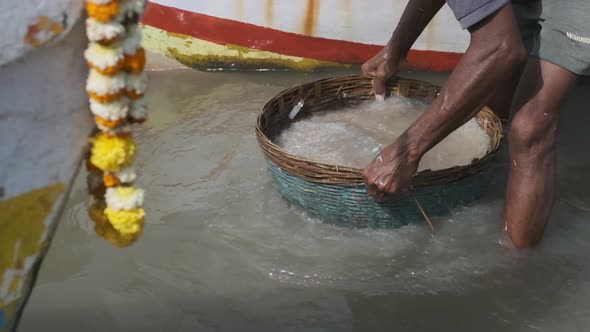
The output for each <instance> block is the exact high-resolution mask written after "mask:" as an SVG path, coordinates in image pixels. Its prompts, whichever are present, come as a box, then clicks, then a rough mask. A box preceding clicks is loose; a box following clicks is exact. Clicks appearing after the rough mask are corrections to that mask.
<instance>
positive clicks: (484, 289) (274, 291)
mask: <svg viewBox="0 0 590 332" xmlns="http://www.w3.org/2000/svg"><path fill="white" fill-rule="evenodd" d="M323 75H331V74H323ZM319 77H320V75H303V74H292V73H291V74H289V73H248V74H245V73H197V72H192V71H163V72H154V73H152V85H151V90H150V96H149V98H150V104H151V111H152V113H151V118H150V121H149V122H148V123H147V124H146V126H145V127H144V128H143V129H142V130H141V132H140V133H139V135H138V136H139V137H138V140H139V144H140V152H139V158H138V167H139V172H140V178H139V179H140V182H141V185H142V186H143V187H144V188H145V189H146V190H147V193H148V197H147V202H146V204H147V211H148V215H149V219H148V224H147V225H146V230H145V234H144V235H143V237H142V238H141V239H140V240H139V242H137V243H136V244H135V245H134V246H132V247H130V248H127V249H116V248H114V247H112V246H110V245H109V244H108V243H107V242H105V241H104V240H103V239H101V238H100V237H98V236H97V235H95V234H94V232H93V224H92V222H91V221H90V220H89V218H88V217H87V215H86V210H87V207H88V197H87V196H86V194H85V189H84V178H83V177H81V178H80V179H78V181H77V183H76V188H75V190H74V193H73V197H72V199H71V202H70V204H69V207H68V209H67V211H66V213H65V215H64V217H63V219H62V221H61V225H60V227H59V230H58V232H57V235H56V237H55V239H54V241H53V245H52V248H51V250H50V252H49V255H48V257H47V259H46V260H45V262H44V265H43V268H42V271H41V274H40V278H39V281H38V284H37V288H36V289H35V291H34V293H33V296H32V298H31V300H30V302H29V305H28V307H27V310H26V312H25V315H24V317H23V320H22V323H21V329H20V331H25V332H27V331H385V330H386V331H390V330H395V331H428V330H438V331H584V330H587V329H588V326H589V324H590V318H589V317H590V282H589V281H588V280H589V279H590V260H588V258H587V256H588V254H589V253H590V245H589V242H588V238H589V235H590V223H589V222H588V221H589V219H590V189H589V188H590V186H589V184H590V175H589V174H590V163H589V161H590V160H589V159H590V157H588V156H587V154H586V153H584V152H585V151H587V146H588V142H589V141H590V137H589V135H588V134H586V133H585V130H586V126H585V124H586V123H589V120H590V113H589V112H587V111H586V110H585V108H586V107H585V106H582V105H586V104H587V102H588V97H587V93H586V94H585V93H584V91H588V89H589V88H590V82H587V81H586V82H582V83H581V86H580V87H579V88H578V89H577V90H576V92H575V94H574V95H573V96H572V99H571V100H570V103H569V104H568V106H567V108H566V109H565V110H564V121H563V124H562V127H561V128H562V135H561V137H560V145H559V147H560V150H559V158H560V161H561V163H560V164H559V169H558V172H559V180H558V183H559V195H558V202H557V205H556V209H555V213H554V216H553V218H552V221H551V225H550V228H549V230H548V233H547V236H546V239H545V241H544V242H543V244H542V245H541V247H539V248H538V249H536V250H534V251H531V252H521V253H514V252H511V251H509V250H507V249H504V248H503V247H502V246H501V245H499V239H500V236H499V224H498V221H499V219H498V218H499V214H500V211H501V205H502V191H503V189H502V182H503V178H502V176H499V177H498V179H497V180H496V183H495V185H494V186H493V188H492V189H491V191H490V192H489V194H488V195H486V196H485V197H484V199H482V200H481V201H479V202H477V203H475V204H473V205H472V206H470V207H469V208H467V209H465V210H463V211H459V212H457V213H456V214H454V215H452V216H451V217H449V218H440V219H435V220H434V223H435V225H436V227H437V234H436V235H435V236H431V235H429V232H428V230H427V228H426V227H424V226H419V225H418V226H408V227H404V228H401V229H397V230H378V231H373V230H350V229H339V228H335V227H333V226H329V225H325V224H322V223H321V222H319V221H317V220H312V219H309V218H307V217H306V216H305V214H304V213H302V212H301V211H298V210H297V209H296V208H293V207H291V206H289V205H288V204H287V203H286V202H285V201H283V200H282V199H281V198H280V197H279V196H278V194H277V192H276V191H275V190H274V189H273V186H272V184H271V182H270V180H269V177H268V176H267V175H266V174H265V168H264V167H265V165H264V161H263V157H262V154H261V153H260V152H259V149H258V146H257V143H256V140H255V137H254V134H253V123H254V120H255V116H256V113H257V112H258V110H259V109H260V107H261V105H262V104H263V103H264V102H266V101H267V100H268V99H269V98H271V97H272V96H273V95H275V94H276V93H277V92H279V91H280V90H282V89H284V88H286V87H289V86H292V85H295V84H298V83H301V82H306V81H310V80H314V79H317V78H319ZM427 78H429V79H433V80H438V81H440V80H442V79H444V77H427ZM501 162H502V163H505V159H503V160H502V161H501Z"/></svg>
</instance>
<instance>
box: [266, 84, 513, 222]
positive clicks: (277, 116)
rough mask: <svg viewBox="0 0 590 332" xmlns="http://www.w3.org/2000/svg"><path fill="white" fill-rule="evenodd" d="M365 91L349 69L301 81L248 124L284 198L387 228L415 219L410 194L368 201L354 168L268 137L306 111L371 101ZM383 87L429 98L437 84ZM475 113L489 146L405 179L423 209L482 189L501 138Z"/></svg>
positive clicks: (452, 203)
mask: <svg viewBox="0 0 590 332" xmlns="http://www.w3.org/2000/svg"><path fill="white" fill-rule="evenodd" d="M371 90H372V78H371V77H369V76H362V75H353V76H344V77H336V78H328V79H323V80H319V81H315V82H312V83H308V84H304V85H301V86H298V87H294V88H291V89H287V90H285V91H283V92H281V93H280V94H278V95H277V96H276V97H275V98H273V99H271V100H270V101H269V102H268V103H267V104H266V105H265V106H264V108H263V110H262V112H261V113H260V114H259V116H258V119H257V123H256V136H257V139H258V142H259V145H260V147H261V149H262V151H263V152H264V154H265V157H266V159H267V161H268V169H269V174H270V175H271V177H272V178H273V180H274V183H275V186H276V187H277V189H278V190H279V192H280V193H281V194H282V195H283V196H284V197H285V198H287V200H289V201H290V202H292V203H294V204H297V205H299V206H301V207H303V208H304V209H305V210H307V211H308V212H309V213H310V214H311V215H313V216H315V217H320V218H322V219H323V220H324V221H327V222H332V223H337V224H353V225H355V226H376V227H390V226H399V225H403V224H406V223H408V222H412V221H415V220H422V217H421V214H420V211H419V210H418V208H417V207H416V205H415V203H414V201H413V199H412V198H410V197H406V198H399V199H396V200H389V201H387V202H385V203H377V202H375V201H374V200H373V199H372V198H371V197H369V196H368V195H367V194H366V191H365V188H364V186H363V178H362V174H361V170H360V169H358V168H354V167H346V166H342V165H329V164H325V163H321V162H317V161H314V160H309V159H306V158H301V157H299V156H296V155H292V154H290V153H289V152H287V151H286V150H284V149H283V148H281V147H280V146H278V145H276V144H274V143H273V140H274V139H275V138H276V137H277V135H279V134H280V133H281V132H282V131H283V130H284V129H286V128H287V127H288V126H289V125H290V123H291V122H292V121H297V120H299V119H301V118H303V117H305V116H306V115H309V114H310V113H312V112H316V111H326V110H337V109H339V108H342V107H345V106H349V105H351V104H354V103H358V102H362V101H365V100H370V99H374V96H373V94H372V92H371ZM388 91H389V93H390V94H391V95H396V96H403V97H409V98H413V99H420V100H425V101H432V100H434V98H435V97H436V96H437V95H438V93H439V92H440V87H438V86H435V85H433V84H430V83H427V82H422V81H417V80H410V79H403V78H394V79H393V80H391V81H390V83H389V85H388ZM301 99H303V100H304V101H305V104H304V107H303V108H302V110H301V111H300V112H299V114H298V115H297V118H296V119H295V120H291V119H289V117H288V115H289V112H290V111H291V109H292V108H293V106H294V105H296V104H297V103H298V102H299V101H300V100H301ZM476 119H477V122H478V124H479V125H480V126H481V128H482V129H483V130H484V131H485V132H486V134H488V135H489V136H490V138H491V145H490V149H489V150H488V152H487V154H486V155H485V156H484V157H482V158H479V159H474V160H473V161H472V162H471V163H470V164H468V165H462V166H455V167H452V168H447V169H441V170H434V171H431V170H425V171H421V172H419V173H417V174H416V175H415V176H414V178H413V185H414V190H415V192H414V195H415V196H416V198H417V199H418V200H419V201H420V203H421V205H422V206H423V207H424V209H425V210H426V212H427V213H428V214H429V215H432V216H436V215H445V214H447V213H448V212H449V210H450V209H452V208H455V207H459V206H463V205H466V204H468V203H469V202H471V201H473V200H475V199H477V198H479V197H480V196H481V194H482V193H483V191H485V187H486V184H487V183H488V182H489V180H490V174H491V172H490V167H491V165H492V163H493V161H494V159H495V156H496V154H497V152H498V149H499V147H500V144H501V142H502V125H501V122H500V120H499V119H498V118H497V117H496V116H495V115H494V113H493V112H492V111H491V110H490V109H489V108H487V107H484V108H482V110H481V111H480V112H479V113H478V115H477V116H476Z"/></svg>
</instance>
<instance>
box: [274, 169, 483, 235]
mask: <svg viewBox="0 0 590 332" xmlns="http://www.w3.org/2000/svg"><path fill="white" fill-rule="evenodd" d="M267 163H268V172H269V174H270V176H271V177H272V179H273V181H274V184H275V187H276V188H277V189H278V191H279V192H280V193H281V195H282V196H283V197H285V198H286V199H287V200H288V201H289V202H291V203H292V204H295V205H297V206H300V207H301V208H303V209H304V210H305V211H307V212H308V213H309V214H310V215H311V216H313V217H316V218H319V219H321V220H322V221H323V222H327V223H331V224H336V225H339V226H348V227H351V226H352V227H375V228H395V227H400V226H403V225H407V224H410V223H424V217H423V216H422V214H421V212H420V210H419V209H418V207H417V205H416V203H415V202H414V200H413V198H412V197H411V196H409V195H408V196H407V197H404V198H401V199H396V200H388V201H387V202H384V203H378V202H376V201H375V200H374V199H373V198H371V197H370V196H369V195H367V193H366V190H365V187H364V186H356V187H351V186H338V185H328V184H320V183H314V182H310V181H307V180H304V179H302V178H300V177H297V176H294V175H292V174H290V173H288V172H286V171H284V170H282V169H281V168H280V167H278V166H277V165H276V164H275V163H274V162H272V161H270V160H267ZM493 169H494V167H490V168H489V169H488V171H485V172H482V173H480V174H477V175H475V176H469V177H466V178H463V179H461V180H458V181H456V182H453V183H449V184H445V185H436V186H429V187H421V188H416V190H415V191H414V195H415V197H416V199H417V200H418V201H419V202H420V205H421V206H422V208H423V209H424V211H425V212H426V214H427V215H428V216H431V217H433V216H445V215H449V214H450V212H451V211H452V210H453V209H456V208H459V207H464V206H466V205H467V204H469V203H471V202H473V201H475V200H477V199H479V198H480V197H481V196H482V194H483V193H484V192H485V191H486V189H487V188H488V187H489V184H490V182H491V179H492V175H493V171H492V170H493Z"/></svg>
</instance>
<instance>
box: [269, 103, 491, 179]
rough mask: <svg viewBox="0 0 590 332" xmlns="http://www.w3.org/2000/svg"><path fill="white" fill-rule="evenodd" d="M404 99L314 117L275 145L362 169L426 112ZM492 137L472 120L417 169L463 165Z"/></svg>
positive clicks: (482, 151)
mask: <svg viewBox="0 0 590 332" xmlns="http://www.w3.org/2000/svg"><path fill="white" fill-rule="evenodd" d="M427 106H428V105H427V104H426V103H425V102H422V101H417V100H412V99H409V98H405V97H397V96H396V97H390V98H388V99H387V100H385V101H380V102H379V101H367V102H363V103H361V104H360V105H355V106H349V107H347V108H344V109H341V110H337V111H325V112H318V113H314V114H312V115H311V116H308V117H306V118H304V119H302V120H300V121H296V122H294V123H292V125H291V126H290V127H289V128H288V129H286V130H285V131H283V132H282V133H281V135H280V136H279V137H278V138H277V140H276V143H277V144H278V145H280V146H282V147H283V148H285V149H286V150H287V151H289V152H290V153H293V154H295V155H298V156H301V157H304V158H307V159H312V160H317V161H321V162H324V163H328V164H336V165H343V166H353V167H358V168H363V167H366V166H367V165H368V164H369V163H370V162H371V160H373V158H375V156H376V155H377V153H379V151H381V150H382V149H383V148H385V147H386V146H387V145H389V144H391V143H393V142H394V140H395V139H396V138H397V137H399V136H400V135H401V134H402V133H403V132H404V131H405V130H406V129H407V128H408V127H409V126H410V125H411V124H412V123H413V122H414V121H415V120H416V119H418V117H419V116H420V114H422V112H423V111H424V110H425V109H426V107H427ZM489 147H490V138H489V136H488V135H486V134H485V132H484V131H483V130H482V129H481V128H480V127H479V125H478V124H477V122H476V120H475V119H473V120H470V121H469V122H467V123H466V124H464V125H463V126H462V127H460V128H459V129H457V130H456V131H455V132H453V133H452V134H451V135H449V136H448V137H447V138H445V139H444V140H443V141H442V142H440V143H439V144H438V145H436V146H435V147H434V148H433V149H432V150H430V151H429V152H428V153H426V155H425V156H424V158H422V161H421V162H420V166H419V170H425V169H433V170H434V169H443V168H448V167H453V166H457V165H466V164H469V163H470V162H471V160H472V159H473V158H479V157H483V156H484V155H485V154H486V152H487V151H488V149H489Z"/></svg>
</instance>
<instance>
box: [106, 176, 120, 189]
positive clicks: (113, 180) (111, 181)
mask: <svg viewBox="0 0 590 332" xmlns="http://www.w3.org/2000/svg"><path fill="white" fill-rule="evenodd" d="M102 179H103V182H104V185H105V186H106V187H116V186H118V185H119V184H120V183H121V181H120V180H119V178H118V177H117V176H116V175H115V174H112V173H104V175H103V176H102Z"/></svg>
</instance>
